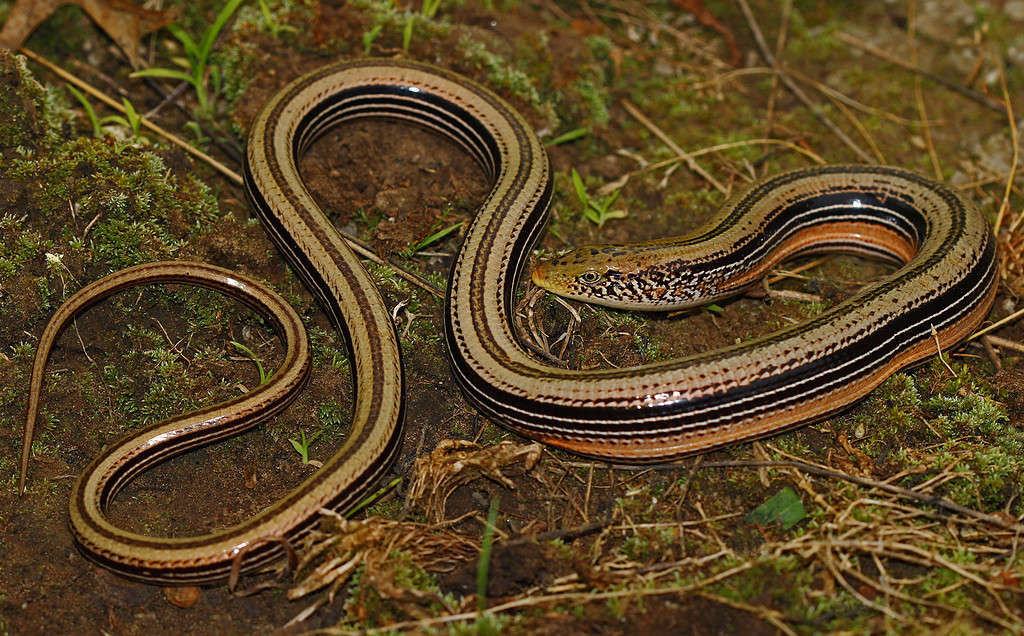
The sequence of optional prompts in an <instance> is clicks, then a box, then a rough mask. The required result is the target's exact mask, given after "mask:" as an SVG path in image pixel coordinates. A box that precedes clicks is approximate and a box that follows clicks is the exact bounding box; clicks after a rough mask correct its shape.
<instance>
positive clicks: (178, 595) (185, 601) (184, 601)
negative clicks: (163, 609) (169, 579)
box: [164, 585, 202, 609]
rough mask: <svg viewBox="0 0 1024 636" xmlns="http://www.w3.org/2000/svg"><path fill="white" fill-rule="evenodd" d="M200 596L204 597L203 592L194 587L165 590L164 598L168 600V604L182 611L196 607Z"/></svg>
mask: <svg viewBox="0 0 1024 636" xmlns="http://www.w3.org/2000/svg"><path fill="white" fill-rule="evenodd" d="M200 596H202V590H200V589H199V588H198V587H196V586H194V585H186V586H184V587H165V588H164V598H166V599H167V602H168V603H170V604H171V605H174V606H175V607H180V608H182V609H188V608H190V607H192V606H193V605H195V604H196V601H198V600H199V597H200Z"/></svg>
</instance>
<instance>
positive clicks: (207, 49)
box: [130, 0, 242, 114]
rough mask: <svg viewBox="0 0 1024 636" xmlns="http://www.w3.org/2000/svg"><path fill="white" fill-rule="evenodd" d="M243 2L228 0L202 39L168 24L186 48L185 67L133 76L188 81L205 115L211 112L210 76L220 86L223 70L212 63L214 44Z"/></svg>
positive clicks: (169, 28) (240, 0) (153, 69)
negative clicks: (197, 40)
mask: <svg viewBox="0 0 1024 636" xmlns="http://www.w3.org/2000/svg"><path fill="white" fill-rule="evenodd" d="M241 4H242V0H228V3H227V4H225V5H224V7H223V8H222V9H221V10H220V13H218V14H217V17H216V18H215V19H214V21H213V23H212V24H211V25H210V26H209V27H207V29H206V31H204V32H203V35H202V37H201V38H200V39H199V42H196V41H195V40H194V39H192V36H190V35H189V34H188V33H186V32H185V30H184V29H182V28H181V27H180V26H178V25H176V24H172V25H170V26H168V27H167V30H168V31H170V32H171V35H173V36H174V37H175V39H177V40H178V42H180V43H181V46H182V48H183V49H184V50H185V55H186V59H184V60H178V63H179V64H180V65H181V66H182V67H183V68H184V69H185V70H183V71H182V70H178V69H173V68H161V67H153V68H147V69H143V70H141V71H136V72H134V73H132V74H131V76H130V77H155V78H162V79H176V80H180V81H183V82H188V83H189V84H191V85H192V87H193V88H194V89H195V91H196V100H197V101H198V102H199V111H200V112H201V113H204V114H208V113H209V112H210V93H209V91H208V89H207V77H208V76H209V78H210V81H211V82H212V83H213V85H214V86H215V90H216V88H219V86H220V69H219V68H217V67H212V66H210V64H209V61H210V53H211V52H212V51H213V44H214V42H216V41H217V36H218V35H220V32H221V29H223V28H224V25H225V24H227V21H228V20H229V19H230V18H231V16H232V15H233V14H234V13H235V11H236V10H237V9H238V7H239V5H241Z"/></svg>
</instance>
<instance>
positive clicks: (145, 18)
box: [0, 0, 181, 68]
mask: <svg viewBox="0 0 1024 636" xmlns="http://www.w3.org/2000/svg"><path fill="white" fill-rule="evenodd" d="M65 4H74V5H77V6H79V7H81V8H82V10H83V11H85V12H86V13H88V14H89V17H91V18H92V19H93V21H94V22H96V24H97V25H99V27H100V28H101V29H103V31H105V32H106V34H107V35H109V36H110V37H111V39H113V40H114V42H116V43H117V45H118V46H119V47H121V50H122V51H124V52H125V55H127V56H128V61H129V62H130V63H131V65H132V67H133V68H141V67H142V58H141V57H140V55H139V50H140V49H141V48H142V36H143V35H145V34H147V33H151V32H153V31H156V30H157V29H159V28H161V27H165V26H167V25H168V24H170V23H171V22H174V20H175V19H176V18H177V17H178V14H179V13H180V12H181V10H180V8H174V9H167V10H166V11H155V10H150V9H143V8H142V7H140V6H138V5H136V4H134V3H132V2H130V1H129V0H17V2H15V3H14V7H13V8H12V9H11V12H10V13H9V14H8V16H7V21H6V22H5V23H4V28H3V30H2V31H0V46H2V47H5V48H8V49H12V50H14V49H17V48H18V47H20V46H21V45H22V44H23V43H24V42H25V40H26V39H27V38H28V36H29V34H30V33H32V31H34V30H35V28H36V27H37V26H39V25H40V24H41V23H42V22H43V20H45V19H46V18H48V17H50V15H51V14H52V13H53V12H54V11H55V10H56V9H57V7H61V6H63V5H65Z"/></svg>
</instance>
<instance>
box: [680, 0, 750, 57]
mask: <svg viewBox="0 0 1024 636" xmlns="http://www.w3.org/2000/svg"><path fill="white" fill-rule="evenodd" d="M673 2H675V5H676V6H677V7H679V8H680V9H682V10H683V11H688V12H690V13H692V14H693V17H695V18H697V22H700V23H701V24H703V25H704V26H706V27H710V28H712V29H714V30H715V31H718V32H719V33H721V34H722V37H724V38H725V44H726V46H728V47H729V57H730V58H732V59H730V60H729V61H730V62H731V63H732V65H733V66H739V65H740V47H739V46H737V45H736V36H734V35H733V34H732V31H730V30H729V27H727V26H725V25H724V24H722V23H721V22H719V21H718V18H716V17H715V14H713V13H711V11H709V10H708V8H707V7H705V6H704V2H703V0H673Z"/></svg>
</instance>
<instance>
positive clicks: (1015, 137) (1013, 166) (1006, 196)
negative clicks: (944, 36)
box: [992, 55, 1024, 234]
mask: <svg viewBox="0 0 1024 636" xmlns="http://www.w3.org/2000/svg"><path fill="white" fill-rule="evenodd" d="M993 57H995V55H993ZM995 63H996V68H998V69H999V88H1000V89H1001V90H1002V91H1003V101H1005V102H1006V119H1007V121H1008V122H1009V124H1010V143H1011V144H1012V145H1013V159H1012V160H1011V163H1010V174H1009V175H1008V176H1007V177H1006V189H1005V190H1003V200H1002V202H1001V203H1000V204H999V214H998V215H997V216H996V222H995V224H994V225H993V226H992V227H993V228H994V229H995V232H996V234H998V233H999V228H1000V227H1001V226H1002V224H1003V218H1004V217H1005V216H1006V211H1007V210H1009V209H1010V191H1011V190H1012V189H1013V178H1014V177H1015V176H1016V174H1017V162H1018V160H1019V158H1020V133H1019V132H1018V131H1017V118H1016V116H1015V115H1014V114H1013V102H1012V101H1010V93H1009V92H1008V91H1007V89H1006V73H1005V72H1004V70H1003V64H1002V63H1001V62H1000V61H999V59H998V58H996V62H995ZM1022 218H1024V214H1022V215H1020V216H1018V217H1017V219H1016V220H1014V222H1013V224H1012V225H1011V226H1010V234H1013V232H1014V230H1016V229H1017V226H1018V225H1020V221H1021V219H1022Z"/></svg>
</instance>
